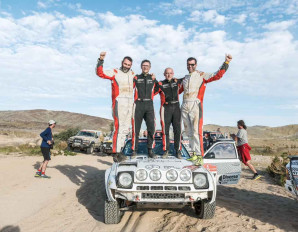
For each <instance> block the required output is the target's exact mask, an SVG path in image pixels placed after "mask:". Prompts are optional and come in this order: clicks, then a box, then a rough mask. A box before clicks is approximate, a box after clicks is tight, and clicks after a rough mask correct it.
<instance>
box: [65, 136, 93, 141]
mask: <svg viewBox="0 0 298 232" xmlns="http://www.w3.org/2000/svg"><path fill="white" fill-rule="evenodd" d="M70 139H82V140H89V141H92V140H94V138H92V137H87V136H72V137H70Z"/></svg>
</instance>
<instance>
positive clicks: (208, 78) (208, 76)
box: [201, 54, 232, 83]
mask: <svg viewBox="0 0 298 232" xmlns="http://www.w3.org/2000/svg"><path fill="white" fill-rule="evenodd" d="M231 60H232V56H231V55H230V54H228V55H227V54H226V59H225V62H224V63H223V64H222V66H221V67H220V68H219V70H218V71H217V72H215V73H204V72H202V73H201V76H203V78H204V80H205V83H210V82H212V81H218V80H219V79H221V78H222V77H223V75H224V74H225V72H226V71H227V70H228V68H229V63H230V61H231Z"/></svg>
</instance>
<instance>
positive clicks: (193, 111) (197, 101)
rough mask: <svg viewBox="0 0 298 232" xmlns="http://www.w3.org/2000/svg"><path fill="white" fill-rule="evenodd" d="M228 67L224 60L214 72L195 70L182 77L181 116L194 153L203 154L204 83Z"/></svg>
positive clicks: (216, 76) (220, 76)
mask: <svg viewBox="0 0 298 232" xmlns="http://www.w3.org/2000/svg"><path fill="white" fill-rule="evenodd" d="M228 67H229V65H228V63H226V62H225V63H223V65H222V66H221V67H220V69H219V70H218V71H217V72H216V73H204V72H200V71H195V72H193V73H190V74H188V75H186V76H185V77H184V78H183V81H182V88H181V90H180V92H182V91H184V95H183V103H182V106H181V117H182V119H183V123H184V130H185V132H186V134H187V136H188V138H189V145H190V148H191V151H194V152H195V153H196V155H202V156H204V147H203V99H204V93H205V89H206V85H207V83H209V82H212V81H216V80H219V79H220V78H222V76H223V75H224V73H225V72H226V70H227V69H228Z"/></svg>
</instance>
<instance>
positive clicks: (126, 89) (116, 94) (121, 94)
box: [96, 60, 135, 153]
mask: <svg viewBox="0 0 298 232" xmlns="http://www.w3.org/2000/svg"><path fill="white" fill-rule="evenodd" d="M96 74H97V75H98V76H99V77H101V78H104V79H109V80H111V81H112V114H113V118H114V132H113V138H112V140H113V153H119V152H120V151H121V148H122V147H123V146H124V143H125V139H126V136H127V135H128V134H129V128H130V126H131V118H132V107H133V103H134V99H133V78H134V76H135V75H134V73H133V72H132V71H131V70H129V71H128V72H127V73H125V72H123V71H122V70H121V69H113V70H109V71H106V70H105V71H103V61H101V60H98V64H97V68H96Z"/></svg>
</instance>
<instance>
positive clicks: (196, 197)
mask: <svg viewBox="0 0 298 232" xmlns="http://www.w3.org/2000/svg"><path fill="white" fill-rule="evenodd" d="M162 144H163V143H162V138H159V137H155V147H154V149H153V151H154V153H155V154H157V158H156V159H152V158H149V157H148V149H147V139H146V138H141V139H139V146H138V151H137V157H136V158H133V159H131V155H132V149H131V146H132V143H131V139H129V140H127V142H126V144H125V146H124V148H123V151H122V153H123V154H124V155H126V156H128V159H127V160H126V161H124V162H121V163H113V165H112V166H111V168H109V169H107V170H106V172H105V188H106V195H107V199H106V201H105V207H104V220H105V223H106V224H116V223H119V222H120V220H121V216H122V214H123V211H125V210H131V209H138V208H140V209H145V208H181V207H191V208H193V209H194V210H195V212H196V214H197V215H198V218H202V219H209V218H212V217H213V216H214V214H215V206H216V190H217V184H236V183H238V181H239V179H240V173H241V165H240V161H239V159H238V154H237V150H236V146H235V143H234V141H232V140H231V141H220V142H218V143H216V144H213V145H212V147H211V148H210V149H209V150H208V151H207V152H206V156H205V159H204V165H203V166H195V165H194V164H193V163H192V162H191V161H188V160H187V158H189V157H190V156H189V153H188V152H187V150H186V149H185V147H184V146H183V145H182V159H178V158H176V157H175V156H174V155H173V154H175V152H174V144H173V141H171V143H170V156H169V157H168V158H165V159H163V158H162V155H163V153H164V151H163V149H162V147H163V145H162Z"/></svg>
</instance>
